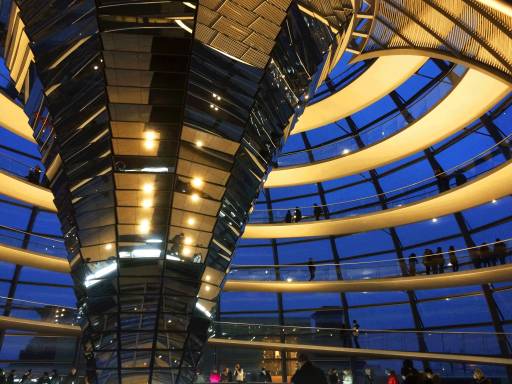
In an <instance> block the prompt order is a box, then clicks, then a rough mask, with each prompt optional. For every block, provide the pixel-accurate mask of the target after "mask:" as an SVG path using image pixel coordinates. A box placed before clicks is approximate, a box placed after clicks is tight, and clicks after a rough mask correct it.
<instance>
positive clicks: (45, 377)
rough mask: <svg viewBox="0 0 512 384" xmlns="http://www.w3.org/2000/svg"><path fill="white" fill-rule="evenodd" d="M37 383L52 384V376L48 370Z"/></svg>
mask: <svg viewBox="0 0 512 384" xmlns="http://www.w3.org/2000/svg"><path fill="white" fill-rule="evenodd" d="M37 384H50V376H49V375H48V372H44V373H43V375H42V376H40V377H39V379H37Z"/></svg>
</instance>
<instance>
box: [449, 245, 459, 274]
mask: <svg viewBox="0 0 512 384" xmlns="http://www.w3.org/2000/svg"><path fill="white" fill-rule="evenodd" d="M448 258H449V259H450V264H451V265H452V271H453V272H457V271H458V270H459V260H457V255H456V254H455V247H454V246H453V245H450V248H448Z"/></svg>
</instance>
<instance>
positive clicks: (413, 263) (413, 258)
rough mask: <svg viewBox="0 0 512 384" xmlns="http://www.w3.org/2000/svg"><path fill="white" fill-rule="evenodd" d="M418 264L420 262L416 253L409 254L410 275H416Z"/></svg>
mask: <svg viewBox="0 0 512 384" xmlns="http://www.w3.org/2000/svg"><path fill="white" fill-rule="evenodd" d="M416 264H418V259H417V258H416V254H415V253H411V254H410V255H409V275H410V276H416Z"/></svg>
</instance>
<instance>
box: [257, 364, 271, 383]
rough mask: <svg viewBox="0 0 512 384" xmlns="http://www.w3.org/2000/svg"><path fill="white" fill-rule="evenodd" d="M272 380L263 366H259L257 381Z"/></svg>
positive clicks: (269, 381) (268, 381) (266, 381)
mask: <svg viewBox="0 0 512 384" xmlns="http://www.w3.org/2000/svg"><path fill="white" fill-rule="evenodd" d="M271 382H272V376H270V372H269V371H267V370H266V369H265V367H262V368H261V371H260V374H259V377H258V383H271Z"/></svg>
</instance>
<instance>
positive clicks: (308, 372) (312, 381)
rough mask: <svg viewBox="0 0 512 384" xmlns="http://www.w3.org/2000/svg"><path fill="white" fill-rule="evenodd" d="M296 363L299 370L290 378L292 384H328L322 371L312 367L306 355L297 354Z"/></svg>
mask: <svg viewBox="0 0 512 384" xmlns="http://www.w3.org/2000/svg"><path fill="white" fill-rule="evenodd" d="M297 362H298V364H299V369H297V371H296V372H295V374H294V375H293V377H292V384H328V383H327V378H326V377H325V373H324V371H322V370H321V369H320V368H318V367H316V366H315V365H313V363H311V361H309V357H308V356H307V355H306V354H304V353H299V354H298V356H297Z"/></svg>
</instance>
